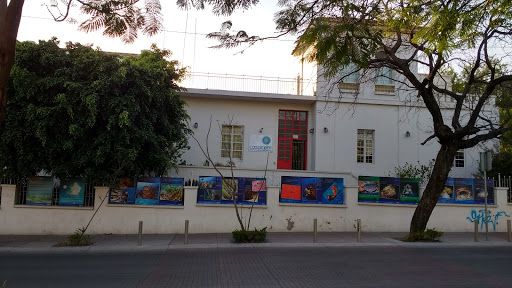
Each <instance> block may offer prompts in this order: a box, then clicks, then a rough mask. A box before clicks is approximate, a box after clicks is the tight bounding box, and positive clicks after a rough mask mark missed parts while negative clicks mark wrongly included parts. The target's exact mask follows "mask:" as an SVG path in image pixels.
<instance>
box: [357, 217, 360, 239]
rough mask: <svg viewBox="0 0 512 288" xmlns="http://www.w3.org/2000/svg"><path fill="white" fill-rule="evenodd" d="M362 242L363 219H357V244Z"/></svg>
mask: <svg viewBox="0 0 512 288" xmlns="http://www.w3.org/2000/svg"><path fill="white" fill-rule="evenodd" d="M359 242H361V219H357V243H359Z"/></svg>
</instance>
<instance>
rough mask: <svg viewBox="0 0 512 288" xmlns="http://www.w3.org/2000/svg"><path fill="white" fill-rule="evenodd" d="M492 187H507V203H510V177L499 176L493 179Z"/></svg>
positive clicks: (511, 184) (511, 201)
mask: <svg viewBox="0 0 512 288" xmlns="http://www.w3.org/2000/svg"><path fill="white" fill-rule="evenodd" d="M493 180H494V186H496V187H507V188H508V191H507V202H508V203H512V176H501V174H498V177H495V178H493Z"/></svg>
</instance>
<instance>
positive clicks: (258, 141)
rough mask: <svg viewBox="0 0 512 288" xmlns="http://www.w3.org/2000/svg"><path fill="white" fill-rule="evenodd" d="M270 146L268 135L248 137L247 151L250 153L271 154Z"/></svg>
mask: <svg viewBox="0 0 512 288" xmlns="http://www.w3.org/2000/svg"><path fill="white" fill-rule="evenodd" d="M272 144H273V143H272V136H270V135H251V137H249V151H252V152H260V151H263V152H272Z"/></svg>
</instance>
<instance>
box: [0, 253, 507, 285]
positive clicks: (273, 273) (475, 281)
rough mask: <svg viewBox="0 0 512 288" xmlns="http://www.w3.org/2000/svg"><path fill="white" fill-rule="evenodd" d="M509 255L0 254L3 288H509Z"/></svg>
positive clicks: (0, 278)
mask: <svg viewBox="0 0 512 288" xmlns="http://www.w3.org/2000/svg"><path fill="white" fill-rule="evenodd" d="M511 267H512V253H511V250H510V248H508V247H482V248H481V247H471V248H449V247H448V248H440V247H437V248H425V247H422V248H406V247H318V248H317V247H300V248H295V247H294V248H276V247H272V248H268V247H259V248H258V247H257V248H254V247H251V248H212V249H210V248H201V249H169V250H167V251H166V252H162V253H158V252H155V251H152V252H147V251H146V252H144V251H142V252H141V251H138V252H133V253H126V252H105V253H93V254H91V253H52V254H49V253H3V254H0V280H1V281H2V283H3V281H4V280H7V283H6V285H5V287H7V288H14V287H465V288H468V287H507V288H508V287H512V273H510V269H511Z"/></svg>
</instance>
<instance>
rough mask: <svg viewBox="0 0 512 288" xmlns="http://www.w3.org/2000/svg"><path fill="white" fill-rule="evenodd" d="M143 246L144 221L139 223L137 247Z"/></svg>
mask: <svg viewBox="0 0 512 288" xmlns="http://www.w3.org/2000/svg"><path fill="white" fill-rule="evenodd" d="M140 245H142V221H139V240H138V242H137V246H140Z"/></svg>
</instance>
